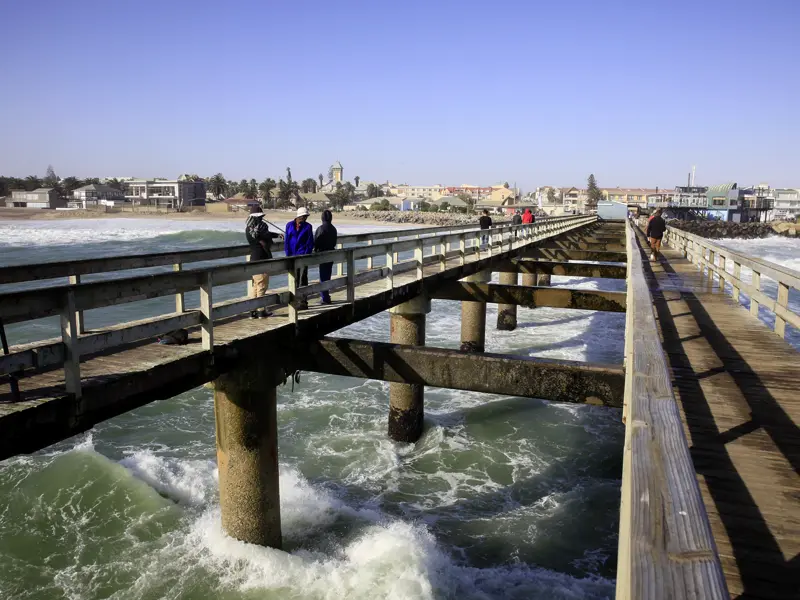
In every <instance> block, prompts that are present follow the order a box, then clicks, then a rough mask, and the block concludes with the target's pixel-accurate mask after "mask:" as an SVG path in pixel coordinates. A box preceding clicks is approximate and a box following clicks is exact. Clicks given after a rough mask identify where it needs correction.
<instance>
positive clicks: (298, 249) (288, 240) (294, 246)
mask: <svg viewBox="0 0 800 600" xmlns="http://www.w3.org/2000/svg"><path fill="white" fill-rule="evenodd" d="M283 251H284V252H285V253H286V256H297V255H298V254H311V253H312V252H313V251H314V231H313V229H312V227H311V223H309V222H308V221H306V222H305V223H303V224H302V225H301V226H300V230H299V231H298V230H297V228H296V227H295V226H294V221H289V222H288V223H287V224H286V236H285V237H284V240H283Z"/></svg>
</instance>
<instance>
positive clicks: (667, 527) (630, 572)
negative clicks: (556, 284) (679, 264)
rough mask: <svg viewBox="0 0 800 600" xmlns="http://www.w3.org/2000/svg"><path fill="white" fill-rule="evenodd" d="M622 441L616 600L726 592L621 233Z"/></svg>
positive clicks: (643, 286)
mask: <svg viewBox="0 0 800 600" xmlns="http://www.w3.org/2000/svg"><path fill="white" fill-rule="evenodd" d="M628 235H629V238H630V239H629V241H628V247H629V248H631V252H629V258H628V301H629V303H628V315H629V318H628V323H627V324H628V326H629V327H630V330H629V331H627V332H626V334H627V336H628V340H627V343H626V346H627V349H628V350H629V353H627V355H626V365H625V369H626V386H625V393H626V395H627V397H626V406H625V423H626V428H625V446H624V450H623V473H622V493H621V501H620V533H619V551H618V561H617V594H616V596H617V598H618V599H619V600H623V599H624V600H639V599H644V598H647V599H648V600H661V599H663V600H666V599H673V598H686V599H696V600H707V599H710V600H716V599H722V598H726V597H727V592H726V589H725V580H724V577H723V575H722V570H721V568H720V564H719V559H718V557H717V554H716V549H715V545H714V538H713V537H712V533H711V528H710V526H709V522H708V518H707V516H706V509H705V506H704V504H703V500H702V497H701V494H700V490H699V487H698V484H697V481H696V479H695V476H694V468H693V465H692V459H691V456H690V454H689V448H688V446H687V442H686V438H685V436H684V432H683V426H682V423H681V418H680V411H679V409H678V405H677V403H676V401H675V397H674V395H673V391H672V385H671V383H670V375H669V369H668V366H667V360H666V357H665V355H664V352H663V351H662V349H661V344H660V340H659V337H658V329H657V325H656V320H655V315H654V313H653V305H652V300H651V296H650V292H649V290H648V285H647V281H646V279H645V275H644V267H643V264H642V263H643V261H642V253H641V252H640V251H639V249H638V246H637V242H636V240H635V239H633V235H634V234H633V229H632V228H631V229H629V231H628Z"/></svg>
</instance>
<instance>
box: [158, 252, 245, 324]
mask: <svg viewBox="0 0 800 600" xmlns="http://www.w3.org/2000/svg"><path fill="white" fill-rule="evenodd" d="M247 262H250V257H249V256H248V257H247ZM172 270H173V272H175V273H180V272H181V271H183V265H182V263H180V262H177V263H175V264H174V265H172ZM252 285H253V279H252V278H250V281H249V282H248V284H247V297H248V298H250V297H251V296H252V294H251V293H250V287H251V286H252ZM185 310H186V299H185V298H184V296H183V292H178V293H177V294H175V312H176V313H182V312H183V311H185Z"/></svg>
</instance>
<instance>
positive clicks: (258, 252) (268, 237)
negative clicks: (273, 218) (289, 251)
mask: <svg viewBox="0 0 800 600" xmlns="http://www.w3.org/2000/svg"><path fill="white" fill-rule="evenodd" d="M244 235H245V237H246V238H247V243H248V244H250V260H251V261H256V260H268V259H270V258H272V250H271V249H270V246H272V241H273V240H275V239H278V240H280V239H281V238H282V237H283V236H282V235H281V234H280V233H272V232H271V231H270V230H269V226H268V225H267V224H266V223H265V222H264V212H263V211H262V209H261V207H260V206H252V207H251V208H250V215H249V216H248V217H247V223H246V224H245V227H244ZM268 287H269V274H267V273H262V274H257V275H253V289H252V291H251V292H250V297H251V298H260V297H261V296H266V295H267V288H268ZM271 314H272V313H271V312H269V311H268V310H267V309H266V308H259V309H258V310H253V311H250V318H251V319H257V318H259V317H261V318H265V317H269V316H270V315H271Z"/></svg>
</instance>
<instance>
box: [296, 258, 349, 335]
mask: <svg viewBox="0 0 800 600" xmlns="http://www.w3.org/2000/svg"><path fill="white" fill-rule="evenodd" d="M340 245H341V244H340ZM296 262H297V260H293V261H292V264H291V266H290V267H289V272H288V273H287V275H288V287H289V323H297V269H296V268H295V263H296ZM339 266H340V267H341V263H339Z"/></svg>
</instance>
